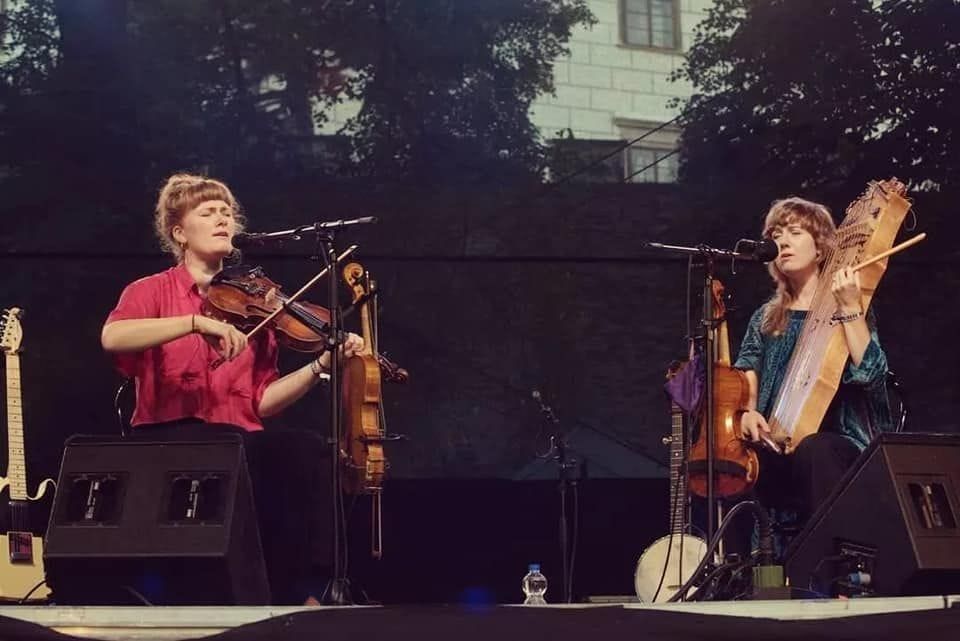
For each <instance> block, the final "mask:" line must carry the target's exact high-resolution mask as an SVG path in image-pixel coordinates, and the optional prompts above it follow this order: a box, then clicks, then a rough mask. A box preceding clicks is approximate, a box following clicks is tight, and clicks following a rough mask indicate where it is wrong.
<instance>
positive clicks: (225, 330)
mask: <svg viewBox="0 0 960 641" xmlns="http://www.w3.org/2000/svg"><path fill="white" fill-rule="evenodd" d="M154 220H155V229H156V233H157V236H158V237H159V240H160V244H161V246H162V247H163V248H164V249H165V250H166V251H168V252H169V253H171V254H172V255H173V257H174V258H175V260H176V265H175V266H174V267H171V268H169V269H167V270H165V271H163V272H160V273H157V274H153V275H151V276H147V277H145V278H141V279H139V280H137V281H134V282H133V283H130V284H129V285H127V287H126V288H125V289H124V290H123V293H122V294H121V295H120V300H119V302H118V303H117V305H116V307H115V308H114V309H113V311H112V312H110V315H109V317H108V318H107V321H106V323H105V324H104V326H103V331H102V334H101V342H102V345H103V348H104V350H106V351H107V352H108V353H110V354H111V355H112V357H113V359H114V361H115V364H116V366H117V368H118V369H119V370H120V372H121V373H123V374H124V375H125V376H126V377H128V378H133V379H134V380H135V383H136V409H135V411H134V414H133V417H132V420H131V425H132V426H133V427H134V428H135V429H134V430H133V438H136V437H137V435H138V434H147V433H149V434H150V435H151V438H155V437H156V436H157V435H158V434H159V435H163V437H166V438H176V437H177V435H182V433H183V431H184V430H190V431H194V430H198V429H200V430H222V431H234V432H240V433H243V434H245V435H246V438H245V441H246V453H247V459H248V463H249V468H250V475H251V479H252V481H253V485H254V493H255V497H256V503H257V516H258V520H259V521H260V525H261V527H260V534H261V539H262V542H263V549H264V555H265V560H266V563H267V570H268V575H269V577H270V583H271V590H272V592H273V597H274V601H275V602H276V603H291V604H299V603H303V602H304V601H306V602H312V601H311V598H312V597H310V598H308V597H309V595H312V594H314V593H315V587H316V586H315V585H309V584H308V582H309V579H310V574H309V573H310V566H311V563H313V562H314V561H316V559H318V558H324V556H323V553H324V551H323V549H322V548H323V544H328V543H329V542H328V541H323V543H321V544H319V545H318V544H317V541H318V540H322V539H324V537H325V536H326V532H325V530H324V524H322V523H316V522H315V521H314V519H317V518H318V517H319V518H321V519H322V518H323V516H322V515H326V514H328V513H329V511H330V510H329V508H328V507H327V506H328V505H329V500H328V496H327V492H328V490H326V491H325V490H324V488H323V484H324V481H325V480H326V479H327V477H328V476H329V473H328V472H324V471H323V470H322V466H321V465H320V461H321V460H323V459H324V458H326V460H327V462H328V463H327V464H329V456H328V453H329V452H328V448H327V446H326V444H325V442H324V441H323V439H322V438H320V436H321V435H319V434H317V433H313V432H305V431H301V432H295V431H293V430H288V431H283V430H267V431H264V430H263V424H262V419H263V418H265V417H268V416H272V415H275V414H277V413H279V412H281V411H282V410H283V409H284V408H286V407H288V406H290V405H291V404H292V403H294V402H295V401H297V400H298V399H300V398H301V397H303V396H304V395H305V394H306V393H307V392H308V391H309V390H310V389H311V388H313V387H314V386H315V385H316V384H317V382H318V381H319V380H321V378H322V374H323V373H324V371H325V370H326V369H327V367H328V365H329V363H330V354H329V353H328V352H325V353H323V354H322V355H320V356H319V357H318V358H316V359H315V360H313V361H312V362H311V363H309V364H307V365H305V366H303V367H300V368H299V369H296V370H294V371H292V372H290V373H288V374H286V375H285V376H280V374H279V372H278V368H277V361H278V343H277V339H276V337H275V335H274V333H273V331H271V330H267V331H264V332H260V333H258V334H256V335H254V336H253V338H252V339H251V340H249V341H248V340H247V338H246V335H245V334H244V333H242V332H241V331H240V330H238V329H236V328H235V327H233V326H232V325H230V324H227V323H224V322H220V321H219V320H215V319H213V318H210V317H207V316H204V315H202V314H201V310H202V308H203V302H204V298H205V297H206V295H207V293H208V290H209V287H210V283H211V279H212V278H213V277H214V275H215V274H217V273H218V272H219V271H220V270H221V269H222V268H223V261H224V259H225V258H226V257H227V256H229V255H230V254H231V253H232V252H233V251H234V248H233V244H232V239H233V237H234V235H235V234H236V233H238V232H239V231H241V230H242V228H243V223H244V219H243V217H242V215H241V213H240V211H239V207H238V205H237V201H236V199H235V198H234V197H233V194H232V193H231V192H230V189H229V188H228V187H227V186H226V185H225V184H224V183H222V182H220V181H218V180H213V179H210V178H206V177H202V176H194V175H188V174H176V175H174V176H171V177H170V178H169V179H168V180H167V181H166V184H165V185H164V186H163V188H162V189H161V191H160V196H159V198H158V200H157V205H156V212H155V217H154ZM362 347H363V339H362V338H360V337H359V336H357V335H355V334H348V335H346V336H345V338H344V341H343V345H342V347H341V349H342V354H343V356H344V357H350V356H352V355H353V354H354V353H355V352H357V351H359V350H360V349H362ZM221 359H222V360H223V364H222V365H221V366H219V367H211V364H212V363H214V362H215V361H218V360H221ZM324 502H326V505H324ZM318 550H320V551H318ZM326 558H329V557H326Z"/></svg>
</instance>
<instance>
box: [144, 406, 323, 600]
mask: <svg viewBox="0 0 960 641" xmlns="http://www.w3.org/2000/svg"><path fill="white" fill-rule="evenodd" d="M224 432H228V433H236V434H240V435H242V436H243V440H244V452H245V454H246V458H247V468H248V470H249V473H250V481H251V484H252V486H253V494H254V503H255V507H256V511H257V521H258V523H259V526H260V542H261V545H262V547H263V554H264V562H265V564H266V567H267V577H268V580H269V582H270V590H271V593H272V596H273V602H274V604H276V605H300V604H302V603H303V602H304V600H305V599H306V598H307V597H308V596H310V595H313V596H315V597H317V598H319V597H320V595H321V592H322V590H323V588H324V579H325V578H327V577H326V576H325V574H326V573H327V572H328V568H327V566H328V565H329V563H330V559H331V558H332V556H331V555H332V530H331V529H330V528H331V523H332V510H333V501H332V494H331V478H330V475H331V473H332V470H331V468H330V448H329V446H328V445H327V444H326V443H327V441H326V436H325V435H323V434H320V433H318V432H313V431H307V430H283V429H268V430H263V431H259V432H248V431H246V430H243V429H242V428H239V427H236V426H233V425H225V424H212V423H207V424H203V423H196V422H190V421H185V422H178V423H176V424H173V425H170V424H163V425H151V426H138V427H136V428H134V429H133V430H132V433H131V434H130V436H128V438H133V439H136V438H150V439H156V438H162V439H163V440H168V441H176V440H177V439H178V438H184V437H189V438H193V439H196V438H197V437H198V436H200V435H207V434H209V435H213V434H216V433H224Z"/></svg>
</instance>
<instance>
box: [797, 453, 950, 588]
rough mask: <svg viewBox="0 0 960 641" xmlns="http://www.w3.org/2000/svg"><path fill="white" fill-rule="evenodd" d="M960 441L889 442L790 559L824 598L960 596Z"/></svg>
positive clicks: (827, 506)
mask: <svg viewBox="0 0 960 641" xmlns="http://www.w3.org/2000/svg"><path fill="white" fill-rule="evenodd" d="M958 490H960V435H957V434H883V435H881V436H880V437H879V438H878V439H877V440H875V441H874V442H873V443H872V444H871V445H870V447H868V448H867V449H866V450H865V451H864V452H863V454H861V455H860V457H859V458H858V459H857V461H856V462H855V463H854V465H853V466H852V467H851V469H850V470H848V471H847V474H846V475H845V476H844V478H843V480H842V481H841V483H840V484H839V486H838V487H837V489H836V490H834V492H833V493H832V494H831V496H830V497H829V498H828V499H827V500H826V501H825V502H824V504H823V505H822V506H821V507H820V509H818V510H817V512H816V513H814V515H813V516H812V517H811V518H810V521H809V522H808V523H807V524H806V526H805V527H804V529H803V531H801V532H800V533H799V534H798V535H797V537H796V538H795V539H794V540H793V541H792V542H791V544H790V546H789V547H788V549H787V551H786V559H787V561H786V571H787V576H789V577H790V584H791V585H792V586H794V587H796V588H804V589H811V590H814V591H816V592H819V593H821V594H827V595H835V594H841V593H845V592H850V591H852V592H863V593H868V594H869V593H873V594H878V595H884V596H903V595H919V594H947V593H957V592H960V494H958Z"/></svg>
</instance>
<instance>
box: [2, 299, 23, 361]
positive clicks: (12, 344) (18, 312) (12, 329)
mask: <svg viewBox="0 0 960 641" xmlns="http://www.w3.org/2000/svg"><path fill="white" fill-rule="evenodd" d="M22 316H23V310H22V309H20V308H19V307H12V308H10V309H5V310H3V315H2V316H0V348H2V349H3V351H4V352H5V353H6V354H10V355H13V354H16V353H18V352H19V351H20V344H21V343H22V342H23V327H22V326H21V325H20V318H21V317H22Z"/></svg>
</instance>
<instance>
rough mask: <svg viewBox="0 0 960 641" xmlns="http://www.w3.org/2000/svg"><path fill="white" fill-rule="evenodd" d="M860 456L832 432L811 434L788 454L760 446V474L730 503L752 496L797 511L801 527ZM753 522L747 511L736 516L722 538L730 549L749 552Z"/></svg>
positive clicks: (849, 442)
mask: <svg viewBox="0 0 960 641" xmlns="http://www.w3.org/2000/svg"><path fill="white" fill-rule="evenodd" d="M859 455H860V448H858V447H857V446H856V445H855V444H854V443H853V441H851V440H850V439H848V438H846V437H844V436H841V435H840V434H837V433H835V432H817V433H815V434H811V435H810V436H808V437H806V438H805V439H803V440H802V441H800V445H798V446H797V449H796V450H795V451H794V452H793V453H792V454H790V455H787V456H784V455H781V454H775V453H773V452H770V451H768V450H764V449H760V450H758V456H759V458H760V473H759V475H758V477H757V484H756V485H755V486H754V488H753V492H752V493H751V494H750V495H749V496H743V497H740V498H739V499H737V500H734V501H731V504H735V503H737V502H739V501H741V500H750V499H755V500H758V501H759V502H760V504H761V505H763V506H764V507H768V508H776V509H778V510H783V511H792V512H796V514H797V521H796V524H795V525H796V526H797V527H800V528H802V527H803V525H804V524H805V523H806V522H807V520H809V518H810V516H811V515H812V514H813V513H814V512H815V511H816V510H817V508H819V507H820V505H821V504H822V503H823V502H824V501H825V500H826V499H827V497H829V496H830V493H831V492H833V490H834V488H836V487H837V485H838V484H839V483H840V479H841V478H842V477H843V475H844V474H845V473H846V471H847V470H848V469H849V468H850V466H851V465H852V464H853V462H854V461H855V460H856V459H857V457H858V456H859ZM728 507H729V506H728ZM754 523H755V519H754V517H753V515H752V514H750V513H745V514H743V515H742V516H740V517H738V518H736V522H735V523H734V524H732V526H731V534H730V536H727V537H725V543H726V546H727V549H728V550H729V551H731V552H739V553H740V554H748V553H749V551H750V543H751V538H752V533H753V527H754Z"/></svg>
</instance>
